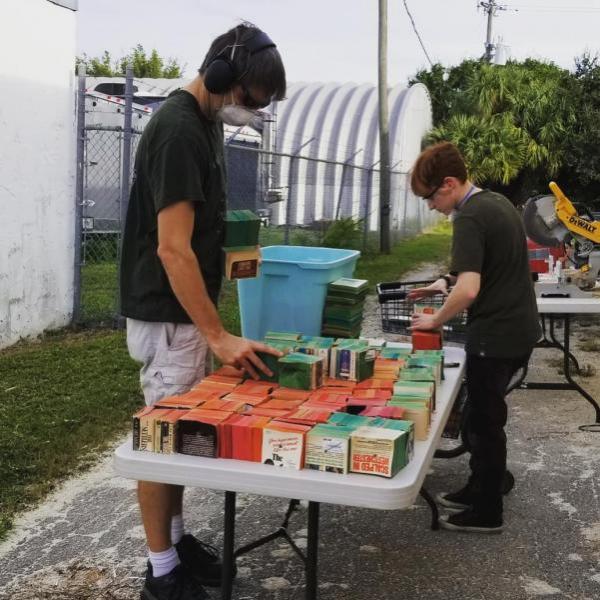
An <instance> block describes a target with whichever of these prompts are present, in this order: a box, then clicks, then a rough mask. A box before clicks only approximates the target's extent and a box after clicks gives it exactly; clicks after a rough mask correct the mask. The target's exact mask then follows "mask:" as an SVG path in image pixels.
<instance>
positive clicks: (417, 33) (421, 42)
mask: <svg viewBox="0 0 600 600" xmlns="http://www.w3.org/2000/svg"><path fill="white" fill-rule="evenodd" d="M402 2H403V4H404V8H405V9H406V14H407V15H408V18H409V19H410V22H411V24H412V28H413V29H414V31H415V34H416V36H417V39H418V40H419V44H421V48H423V52H424V53H425V56H426V57H427V60H428V61H429V65H430V66H431V67H433V62H432V61H431V58H429V54H428V53H427V50H426V49H425V44H423V40H422V39H421V36H420V35H419V32H418V31H417V26H416V25H415V20H414V19H413V16H412V15H411V14H410V10H409V9H408V4H407V3H406V0H402Z"/></svg>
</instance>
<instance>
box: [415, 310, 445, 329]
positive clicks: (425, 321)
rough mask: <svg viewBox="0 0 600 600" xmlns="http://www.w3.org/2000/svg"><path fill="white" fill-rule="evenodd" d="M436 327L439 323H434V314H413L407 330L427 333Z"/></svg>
mask: <svg viewBox="0 0 600 600" xmlns="http://www.w3.org/2000/svg"><path fill="white" fill-rule="evenodd" d="M438 327H439V323H437V321H436V318H435V314H427V313H413V316H412V321H411V326H410V327H409V329H410V330H411V331H412V330H413V329H419V330H425V331H428V330H430V329H437V328H438Z"/></svg>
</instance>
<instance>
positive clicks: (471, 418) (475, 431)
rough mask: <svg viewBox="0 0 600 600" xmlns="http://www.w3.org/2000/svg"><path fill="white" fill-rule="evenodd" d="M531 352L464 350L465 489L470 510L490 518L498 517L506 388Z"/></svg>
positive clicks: (504, 459)
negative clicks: (504, 354)
mask: <svg viewBox="0 0 600 600" xmlns="http://www.w3.org/2000/svg"><path fill="white" fill-rule="evenodd" d="M530 356H531V353H529V354H527V355H526V356H521V357H518V358H492V357H489V358H488V357H482V356H478V355H476V354H467V393H468V396H469V415H468V418H467V427H466V430H467V436H468V442H469V445H470V450H471V460H470V462H469V465H470V467H471V477H470V479H469V489H470V491H471V492H472V494H473V507H474V510H475V511H476V512H478V513H480V514H481V515H484V516H486V517H490V518H493V519H496V518H501V517H502V491H501V488H502V480H503V479H504V473H505V471H506V434H505V433H504V426H505V425H506V417H507V408H506V401H505V399H504V397H505V394H506V388H507V387H508V384H509V383H510V380H511V379H512V377H513V375H514V374H515V373H516V371H517V370H518V369H519V368H521V367H524V366H525V365H527V362H528V361H529V357H530Z"/></svg>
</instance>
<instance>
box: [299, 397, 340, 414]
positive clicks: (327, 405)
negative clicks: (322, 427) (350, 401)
mask: <svg viewBox="0 0 600 600" xmlns="http://www.w3.org/2000/svg"><path fill="white" fill-rule="evenodd" d="M302 407H305V408H316V409H319V410H328V411H332V412H345V410H346V400H345V399H344V400H341V401H339V402H326V401H325V400H319V399H318V398H317V399H314V400H313V399H312V398H309V399H308V400H307V401H306V402H305V403H304V404H303V405H302Z"/></svg>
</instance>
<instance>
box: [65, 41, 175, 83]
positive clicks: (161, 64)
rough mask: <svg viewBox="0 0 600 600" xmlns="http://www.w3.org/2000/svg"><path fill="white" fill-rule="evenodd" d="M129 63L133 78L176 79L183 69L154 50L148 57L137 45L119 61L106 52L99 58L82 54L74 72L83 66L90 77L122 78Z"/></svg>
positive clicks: (76, 62)
mask: <svg viewBox="0 0 600 600" xmlns="http://www.w3.org/2000/svg"><path fill="white" fill-rule="evenodd" d="M129 62H131V64H132V65H133V75H134V77H151V78H160V77H164V78H167V79H177V78H179V77H181V76H182V74H183V68H182V67H181V65H180V64H179V62H178V61H177V59H174V58H169V59H167V60H165V59H164V58H162V57H161V56H160V54H159V53H158V51H157V50H156V49H155V48H153V49H152V50H151V51H150V54H149V55H148V54H147V53H146V51H145V50H144V47H143V46H142V45H141V44H137V45H136V46H135V47H133V48H132V49H131V51H130V52H129V53H128V54H126V55H125V56H123V57H121V58H119V59H113V58H112V57H111V55H110V53H109V52H108V51H106V50H105V51H104V53H103V54H102V56H100V57H92V58H90V57H88V56H87V55H86V54H83V55H82V56H78V57H77V59H76V60H75V70H77V67H78V66H79V65H80V64H83V65H85V68H86V73H87V74H88V75H89V76H90V77H116V76H123V75H124V74H125V68H126V67H127V64H128V63H129Z"/></svg>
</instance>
